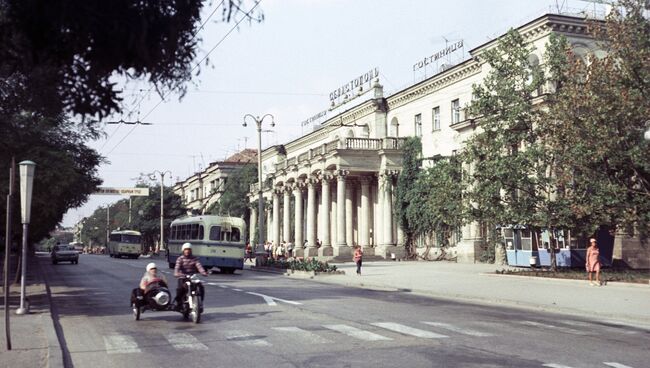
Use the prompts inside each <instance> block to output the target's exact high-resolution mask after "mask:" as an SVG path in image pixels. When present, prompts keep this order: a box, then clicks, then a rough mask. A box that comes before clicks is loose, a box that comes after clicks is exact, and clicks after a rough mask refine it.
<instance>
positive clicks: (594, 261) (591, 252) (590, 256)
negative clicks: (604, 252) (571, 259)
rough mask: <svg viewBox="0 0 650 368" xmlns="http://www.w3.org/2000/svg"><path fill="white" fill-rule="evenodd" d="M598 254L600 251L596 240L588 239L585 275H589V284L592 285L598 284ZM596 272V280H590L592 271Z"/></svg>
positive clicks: (599, 283)
mask: <svg viewBox="0 0 650 368" xmlns="http://www.w3.org/2000/svg"><path fill="white" fill-rule="evenodd" d="M599 255H600V251H599V249H598V242H597V241H596V239H595V238H591V239H589V248H587V256H586V257H585V258H586V268H587V275H588V276H589V285H592V286H600V285H601V282H600V260H599V259H598V256H599ZM594 272H595V273H596V280H595V281H592V278H591V276H592V273H594Z"/></svg>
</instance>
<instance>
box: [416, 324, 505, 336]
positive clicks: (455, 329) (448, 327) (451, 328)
mask: <svg viewBox="0 0 650 368" xmlns="http://www.w3.org/2000/svg"><path fill="white" fill-rule="evenodd" d="M422 323H424V324H425V325H429V326H433V327H440V328H444V329H445V330H449V331H452V332H457V333H460V334H463V335H469V336H477V337H489V336H494V335H493V334H490V333H486V332H481V331H476V330H472V329H470V328H462V327H458V326H454V325H451V324H449V323H442V322H427V321H422Z"/></svg>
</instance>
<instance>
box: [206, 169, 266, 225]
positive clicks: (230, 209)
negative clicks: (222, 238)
mask: <svg viewBox="0 0 650 368" xmlns="http://www.w3.org/2000/svg"><path fill="white" fill-rule="evenodd" d="M256 182H257V165H255V164H246V165H244V166H242V167H241V168H239V169H237V170H235V171H233V173H232V174H231V175H229V176H228V182H227V184H226V188H224V189H223V193H222V195H221V197H220V198H219V201H218V202H216V203H214V204H213V205H212V206H211V207H210V208H208V211H207V213H210V214H214V215H222V216H233V217H241V218H244V219H245V220H248V219H249V216H248V214H249V211H250V210H249V208H248V198H247V196H248V192H249V191H250V185H251V184H253V183H256Z"/></svg>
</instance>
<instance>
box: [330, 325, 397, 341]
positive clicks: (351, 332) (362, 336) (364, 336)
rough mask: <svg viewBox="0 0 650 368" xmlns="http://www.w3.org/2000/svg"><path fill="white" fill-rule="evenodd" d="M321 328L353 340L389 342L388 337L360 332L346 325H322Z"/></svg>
mask: <svg viewBox="0 0 650 368" xmlns="http://www.w3.org/2000/svg"><path fill="white" fill-rule="evenodd" d="M323 327H325V328H327V329H330V330H333V331H336V332H340V333H342V334H345V335H348V336H350V337H354V338H355V339H359V340H365V341H390V340H392V339H391V338H390V337H386V336H382V335H378V334H376V333H372V332H369V331H364V330H360V329H358V328H355V327H352V326H348V325H323Z"/></svg>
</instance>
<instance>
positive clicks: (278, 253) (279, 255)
mask: <svg viewBox="0 0 650 368" xmlns="http://www.w3.org/2000/svg"><path fill="white" fill-rule="evenodd" d="M284 250H285V248H284V242H282V243H280V244H279V245H278V247H277V248H276V249H275V257H276V258H277V260H281V259H284Z"/></svg>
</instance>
